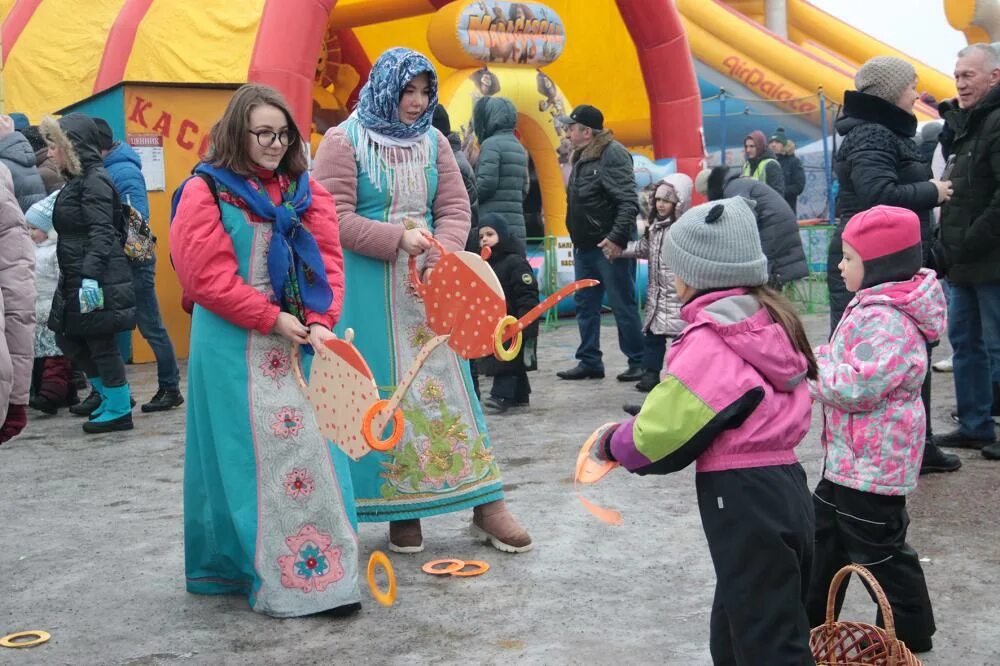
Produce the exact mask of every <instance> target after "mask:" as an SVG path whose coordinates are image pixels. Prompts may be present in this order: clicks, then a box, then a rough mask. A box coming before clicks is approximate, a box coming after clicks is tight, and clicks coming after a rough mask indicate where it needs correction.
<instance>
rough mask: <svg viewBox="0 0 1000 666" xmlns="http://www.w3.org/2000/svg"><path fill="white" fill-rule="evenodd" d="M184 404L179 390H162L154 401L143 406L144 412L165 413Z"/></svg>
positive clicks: (155, 396) (154, 397) (157, 393)
mask: <svg viewBox="0 0 1000 666" xmlns="http://www.w3.org/2000/svg"><path fill="white" fill-rule="evenodd" d="M183 404H184V396H182V395H181V392H180V391H178V390H177V389H165V388H160V389H159V390H158V391H157V392H156V395H154V396H153V399H152V400H150V401H149V402H147V403H146V404H144V405H143V406H142V411H143V412H165V411H166V410H168V409H173V408H174V407H180V406H181V405H183ZM134 406H135V405H133V407H134Z"/></svg>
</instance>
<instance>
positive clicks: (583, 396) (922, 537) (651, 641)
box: [0, 315, 1000, 666]
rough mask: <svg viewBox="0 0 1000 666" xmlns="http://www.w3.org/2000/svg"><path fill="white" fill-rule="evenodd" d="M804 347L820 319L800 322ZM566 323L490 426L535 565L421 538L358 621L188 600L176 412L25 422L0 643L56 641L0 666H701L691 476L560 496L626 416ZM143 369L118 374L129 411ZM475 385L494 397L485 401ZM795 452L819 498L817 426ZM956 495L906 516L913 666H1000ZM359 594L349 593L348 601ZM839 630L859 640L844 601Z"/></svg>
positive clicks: (974, 502) (984, 531)
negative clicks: (524, 405) (95, 427)
mask: <svg viewBox="0 0 1000 666" xmlns="http://www.w3.org/2000/svg"><path fill="white" fill-rule="evenodd" d="M808 323H809V327H810V330H811V333H812V337H813V339H814V340H815V341H817V342H818V341H819V340H820V338H821V337H822V336H823V333H824V331H825V326H826V324H825V316H823V315H814V316H810V317H808ZM577 339H578V338H577V332H576V326H575V325H574V324H573V322H572V321H569V322H567V323H566V324H564V325H562V326H560V327H558V328H556V329H554V330H551V331H547V332H544V333H543V335H542V337H541V340H540V344H539V359H540V365H541V368H542V369H541V370H540V371H539V372H536V373H533V374H532V376H531V382H532V385H533V388H534V394H533V396H532V405H531V407H530V408H529V409H526V410H519V411H517V412H511V413H509V414H506V415H503V416H495V417H489V421H490V426H491V429H492V435H493V439H494V447H495V451H496V453H497V456H498V459H499V461H500V465H501V469H502V470H503V472H504V477H505V482H506V488H507V491H508V500H509V503H510V506H511V508H512V509H513V511H515V512H516V514H517V515H518V516H519V517H520V519H521V520H522V521H523V522H524V523H525V524H526V526H527V527H528V529H529V530H530V531H531V533H532V536H533V538H534V540H535V543H536V548H535V550H533V551H531V552H529V553H526V554H522V555H508V554H504V553H500V552H497V551H495V550H493V549H491V548H489V547H486V546H483V545H478V544H475V543H474V542H473V541H472V539H471V538H470V537H469V536H468V535H467V533H466V529H467V525H468V522H469V519H470V518H471V515H468V514H464V515H447V516H441V517H439V518H435V519H432V520H428V521H425V524H424V538H425V543H426V545H427V550H426V551H425V552H424V553H421V554H417V555H397V554H392V556H391V559H392V563H393V566H394V568H395V571H396V576H397V578H398V584H399V598H398V601H397V602H396V604H395V605H394V606H393V607H391V608H384V607H382V606H379V605H378V604H376V603H374V601H372V600H371V599H370V598H369V597H368V596H367V594H366V593H365V601H364V608H363V610H362V611H361V613H359V614H357V615H355V616H354V617H352V618H350V619H346V620H334V619H331V618H329V617H324V616H315V617H308V618H299V619H289V620H276V619H271V618H268V617H265V616H262V615H258V614H256V613H253V612H252V611H251V610H250V609H249V607H248V606H247V603H246V600H245V599H244V598H241V597H198V596H194V595H191V594H188V593H187V592H186V591H185V590H184V580H183V574H184V567H183V543H182V523H181V517H182V504H181V492H182V491H181V478H182V468H183V457H184V412H183V410H175V411H173V412H171V413H167V414H159V415H146V414H141V413H139V411H138V410H136V428H135V430H134V431H132V432H130V433H126V434H115V435H106V436H96V437H95V436H85V435H84V434H83V433H82V432H81V430H80V424H81V421H80V419H78V418H75V417H70V416H68V415H65V414H63V415H59V416H56V417H46V416H44V415H41V414H39V413H37V412H32V413H31V415H30V416H31V423H30V425H29V427H28V429H27V430H26V432H25V433H24V434H23V435H22V436H21V437H19V438H18V439H17V440H15V441H13V442H10V443H8V444H6V445H4V446H3V447H0V519H2V521H3V525H4V528H3V536H2V538H0V634H4V633H7V632H13V631H21V630H28V629H44V630H46V631H48V632H50V633H51V634H52V640H51V641H50V642H49V643H47V644H45V645H41V646H39V647H35V648H31V649H21V650H13V649H4V648H0V664H4V665H7V664H11V665H16V666H22V665H25V666H26V665H29V664H74V665H76V664H127V665H130V666H138V665H140V664H142V665H154V664H157V665H160V664H162V665H174V664H177V665H180V664H272V663H274V664H276V663H295V664H320V663H324V664H329V663H333V664H368V663H371V664H403V663H407V664H412V663H420V664H423V663H427V664H468V663H477V664H501V663H510V662H518V663H526V664H583V663H587V664H646V663H648V664H684V665H687V664H710V663H711V659H710V657H709V654H708V618H709V609H710V607H711V600H712V592H713V587H714V584H715V581H714V574H713V572H712V566H711V561H710V559H709V555H708V549H707V546H706V544H705V540H704V536H703V534H702V530H701V525H700V521H699V518H698V510H697V506H696V502H695V495H694V470H693V466H692V468H689V469H687V470H684V471H682V472H680V473H677V474H674V475H672V476H666V477H645V478H640V477H632V476H630V475H628V474H627V473H625V472H621V471H616V472H615V473H613V474H611V475H609V477H608V478H607V479H605V480H604V481H602V482H601V483H600V484H598V485H597V486H593V487H590V488H588V489H587V490H586V494H587V496H588V497H589V498H590V499H592V500H594V501H596V502H598V503H600V504H603V505H606V506H610V507H614V508H617V509H620V510H621V512H622V513H623V515H624V518H625V524H624V525H623V526H621V527H611V526H606V525H603V524H601V523H599V522H597V521H596V520H595V519H594V518H592V517H591V516H590V514H588V513H587V512H586V511H585V510H584V509H583V508H582V506H581V505H580V503H579V501H578V500H577V499H576V496H575V495H574V492H573V484H572V470H573V464H574V460H575V456H576V452H577V450H578V449H579V447H580V444H581V443H582V442H583V440H584V439H585V438H586V437H587V435H589V434H590V432H591V431H592V430H593V429H594V428H595V427H596V426H598V425H600V424H601V423H603V422H605V421H608V420H613V419H618V418H620V417H622V416H623V414H622V412H621V410H620V407H621V405H622V403H624V402H627V401H635V400H638V399H641V394H639V393H637V392H636V391H635V390H634V389H633V388H632V386H631V385H630V384H622V383H619V382H617V381H615V379H614V374H615V373H616V372H618V371H620V370H622V369H624V365H625V362H624V358H623V357H622V356H621V354H620V353H619V352H618V350H617V347H616V344H615V340H616V335H615V329H614V328H613V327H612V326H606V327H605V328H604V329H603V344H604V349H605V352H606V360H607V365H608V377H607V378H606V379H604V380H602V381H593V380H588V381H584V382H576V383H568V382H563V381H561V380H558V379H556V377H555V372H556V371H557V370H560V369H564V368H567V367H569V366H571V365H572V364H573V359H572V357H573V351H574V349H575V346H576V343H577ZM155 374H156V373H155V368H154V367H153V366H152V365H144V366H132V367H130V368H129V375H130V378H131V381H132V383H133V387H134V391H135V393H136V396H137V397H138V398H140V399H141V400H147V399H148V398H149V397H150V396H151V395H152V393H153V392H154V390H155V382H156V379H155ZM934 380H935V383H934V391H935V407H934V416H935V425H936V427H938V428H941V429H946V428H948V427H949V425H950V423H949V421H948V418H947V414H948V411H949V409H951V408H952V406H953V404H954V388H953V384H952V376H951V375H950V374H944V375H935V377H934ZM487 381H488V380H487ZM813 425H814V427H813V429H812V430H811V431H810V433H809V436H808V437H807V438H806V440H805V441H804V442H803V443H802V445H801V446H800V447H799V448H798V453H799V456H800V458H801V459H802V462H803V464H804V466H805V468H806V471H807V472H808V474H809V483H810V485H814V484H815V483H816V482H817V481H818V474H819V468H820V463H821V453H820V445H819V432H818V423H817V421H816V419H815V415H814V423H813ZM959 455H960V456H961V457H962V461H963V464H964V466H963V467H962V469H961V470H960V471H959V472H957V473H954V474H939V475H932V476H929V477H924V478H922V479H921V480H920V485H919V487H918V489H917V490H916V492H914V493H913V494H912V495H911V496H910V504H909V506H910V514H911V518H912V525H911V528H910V535H909V540H910V542H911V543H912V545H913V546H914V547H915V548H916V549H917V551H918V552H919V553H920V556H921V558H922V559H923V566H924V571H925V572H926V576H927V581H928V585H929V587H930V591H931V598H932V599H933V602H934V612H935V616H936V619H937V626H938V632H937V634H936V635H935V636H934V644H935V649H934V650H933V651H932V652H930V653H928V654H926V655H924V657H923V659H924V663H925V664H927V665H928V666H942V665H945V664H948V665H952V664H961V665H963V666H973V665H980V664H984V665H985V664H989V665H996V664H1000V628H998V624H997V617H998V616H997V613H998V609H1000V591H998V590H1000V535H998V528H997V522H996V518H997V515H998V514H997V508H998V507H1000V483H998V481H1000V464H998V463H991V462H988V461H986V460H984V459H983V458H982V457H981V456H980V454H979V453H978V452H974V451H973V452H966V451H962V452H959ZM386 533H387V529H386V526H385V525H379V524H365V525H362V527H361V533H360V541H361V551H362V553H363V556H364V558H365V559H366V560H367V557H368V554H369V553H370V552H371V551H373V550H386ZM439 557H460V558H463V559H483V560H486V561H488V562H489V563H490V565H491V569H490V570H489V572H488V573H486V574H485V575H483V576H481V577H478V578H468V579H442V578H435V577H431V576H428V575H426V574H424V573H422V572H421V571H420V565H422V564H423V563H424V562H427V561H428V560H431V559H434V558H439ZM363 585H364V584H363ZM845 616H851V617H855V618H857V619H861V620H866V621H871V620H872V618H873V616H874V609H873V607H872V605H871V602H870V601H869V600H868V598H867V595H865V594H864V593H863V592H862V591H860V586H859V585H854V586H852V588H851V592H850V593H849V596H848V606H847V608H846V610H845Z"/></svg>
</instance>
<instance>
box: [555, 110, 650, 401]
mask: <svg viewBox="0 0 1000 666" xmlns="http://www.w3.org/2000/svg"><path fill="white" fill-rule="evenodd" d="M557 120H558V121H559V122H561V123H563V124H565V125H566V126H567V130H566V133H567V136H568V137H569V140H570V141H571V142H572V144H573V155H572V157H571V160H570V161H571V164H572V165H573V168H572V171H571V172H570V176H569V183H568V184H567V186H566V200H567V205H568V207H567V211H566V226H567V227H568V228H569V235H570V238H571V239H572V240H573V263H574V267H575V272H576V279H578V280H581V279H585V278H593V279H597V280H600V281H601V284H600V285H599V286H596V287H591V288H589V289H581V290H580V291H577V292H576V295H575V299H576V323H577V326H579V327H580V346H579V347H578V348H577V350H576V358H577V360H578V361H579V363H578V365H577V366H576V367H574V368H571V369H570V370H564V371H562V372H559V373H557V376H558V377H559V378H561V379H591V378H592V379H603V378H604V362H603V360H602V357H601V301H602V300H603V297H604V293H605V292H607V294H608V300H609V301H610V302H611V309H612V311H613V312H614V315H615V322H616V323H617V325H618V346H619V347H620V348H621V350H622V353H623V354H625V356H626V357H627V358H628V370H626V371H625V372H623V373H621V374H619V375H618V381H622V382H628V381H633V382H634V381H637V380H638V379H640V378H641V377H642V349H643V347H642V330H641V324H640V322H639V306H638V303H637V302H636V296H635V272H634V267H635V263H634V262H633V261H629V260H621V261H615V259H618V257H620V256H621V254H622V252H623V251H624V250H625V246H626V245H628V242H629V240H630V239H631V238H632V237H633V235H634V234H635V218H636V215H638V213H639V200H638V197H637V195H636V190H635V176H634V174H633V171H632V156H631V155H630V154H629V152H628V150H627V149H626V148H625V146H623V145H622V144H620V143H618V142H617V141H615V140H614V137H613V136H612V134H611V130H607V129H604V115H603V114H602V113H601V112H600V110H598V109H597V108H595V107H593V106H589V105H587V104H582V105H580V106H578V107H576V108H575V109H573V113H571V114H570V115H568V116H560V117H559V118H558V119H557Z"/></svg>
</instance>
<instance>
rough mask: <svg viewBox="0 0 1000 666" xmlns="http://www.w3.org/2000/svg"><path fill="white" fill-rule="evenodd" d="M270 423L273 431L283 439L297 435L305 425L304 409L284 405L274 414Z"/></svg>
mask: <svg viewBox="0 0 1000 666" xmlns="http://www.w3.org/2000/svg"><path fill="white" fill-rule="evenodd" d="M269 425H270V426H271V432H273V433H274V435H275V436H276V437H280V438H282V439H288V438H289V437H295V436H296V435H298V434H299V432H300V431H301V430H302V429H303V428H304V427H305V426H304V425H303V424H302V411H301V410H299V409H295V408H294V407H282V408H281V409H279V410H278V411H277V412H275V413H274V414H272V415H271V421H270V424H269Z"/></svg>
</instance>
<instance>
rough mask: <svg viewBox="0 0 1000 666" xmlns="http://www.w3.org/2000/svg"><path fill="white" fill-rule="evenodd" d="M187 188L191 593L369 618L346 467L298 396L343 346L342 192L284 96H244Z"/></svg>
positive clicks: (179, 223)
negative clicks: (328, 344) (324, 181)
mask: <svg viewBox="0 0 1000 666" xmlns="http://www.w3.org/2000/svg"><path fill="white" fill-rule="evenodd" d="M211 140H212V143H211V149H210V150H209V154H208V155H207V156H206V157H205V161H204V162H202V163H201V164H199V165H198V166H197V167H196V169H195V173H196V177H193V178H191V179H190V180H188V181H187V182H186V183H185V184H184V185H183V186H182V187H183V190H182V192H181V196H180V200H179V202H178V205H177V211H176V213H175V215H174V219H173V223H172V224H171V228H170V251H171V255H172V257H173V260H174V267H175V269H176V271H177V277H178V278H179V279H180V283H181V286H182V287H183V289H184V293H185V296H186V297H187V298H189V299H191V300H192V301H193V302H194V303H195V306H194V310H193V313H192V319H191V355H190V358H189V360H188V396H189V399H188V402H187V442H186V448H185V460H184V554H185V567H186V573H187V589H188V591H189V592H193V593H196V594H227V593H242V594H246V595H247V596H248V597H249V601H250V605H251V607H252V608H253V609H254V610H255V611H258V612H260V613H266V614H267V615H272V616H275V617H295V616H300V615H308V614H312V613H318V612H322V611H332V612H333V614H334V615H346V614H349V613H352V612H354V611H356V610H357V609H358V608H360V607H361V605H360V592H359V589H358V582H357V577H358V544H357V534H356V532H355V529H356V525H355V520H356V519H355V516H354V504H353V493H352V491H351V484H350V471H349V469H348V467H347V456H346V454H344V453H342V452H341V451H340V450H339V449H337V448H336V447H329V446H328V445H327V442H326V440H325V439H324V438H323V436H322V434H321V433H320V431H319V427H318V426H317V424H316V418H315V416H314V415H313V411H312V408H311V407H310V406H309V405H308V404H307V403H306V399H305V396H304V395H303V393H302V391H300V390H299V387H298V386H296V383H295V379H294V378H293V377H292V367H291V364H292V363H294V362H296V361H295V359H294V357H293V354H292V350H293V346H294V345H307V344H308V345H311V346H312V347H317V346H319V345H322V344H323V343H324V342H325V341H327V340H330V339H332V338H333V332H332V329H333V327H334V325H335V324H336V323H337V318H338V317H339V315H340V306H341V304H342V303H343V293H344V280H343V255H342V253H341V250H340V240H339V234H338V230H337V213H336V210H335V207H334V203H333V199H332V198H331V197H330V194H329V193H328V192H327V191H326V190H325V189H323V188H322V187H321V186H319V185H318V184H317V183H316V182H315V181H314V180H312V179H311V178H310V177H309V172H308V170H307V169H306V156H305V151H304V148H303V140H302V135H301V134H300V133H299V130H298V128H297V127H296V126H295V121H294V120H293V119H292V114H291V112H290V111H289V110H288V105H287V104H286V103H285V101H284V99H282V97H281V95H280V94H279V93H278V92H277V91H276V90H274V89H272V88H269V87H267V86H261V85H250V84H248V85H245V86H243V87H241V88H240V89H239V90H237V91H236V93H235V94H234V95H233V97H232V99H231V100H230V101H229V106H228V107H227V108H226V111H225V113H224V114H223V116H222V118H221V119H220V120H219V121H218V122H217V123H216V124H215V126H214V127H213V128H212V134H211Z"/></svg>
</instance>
